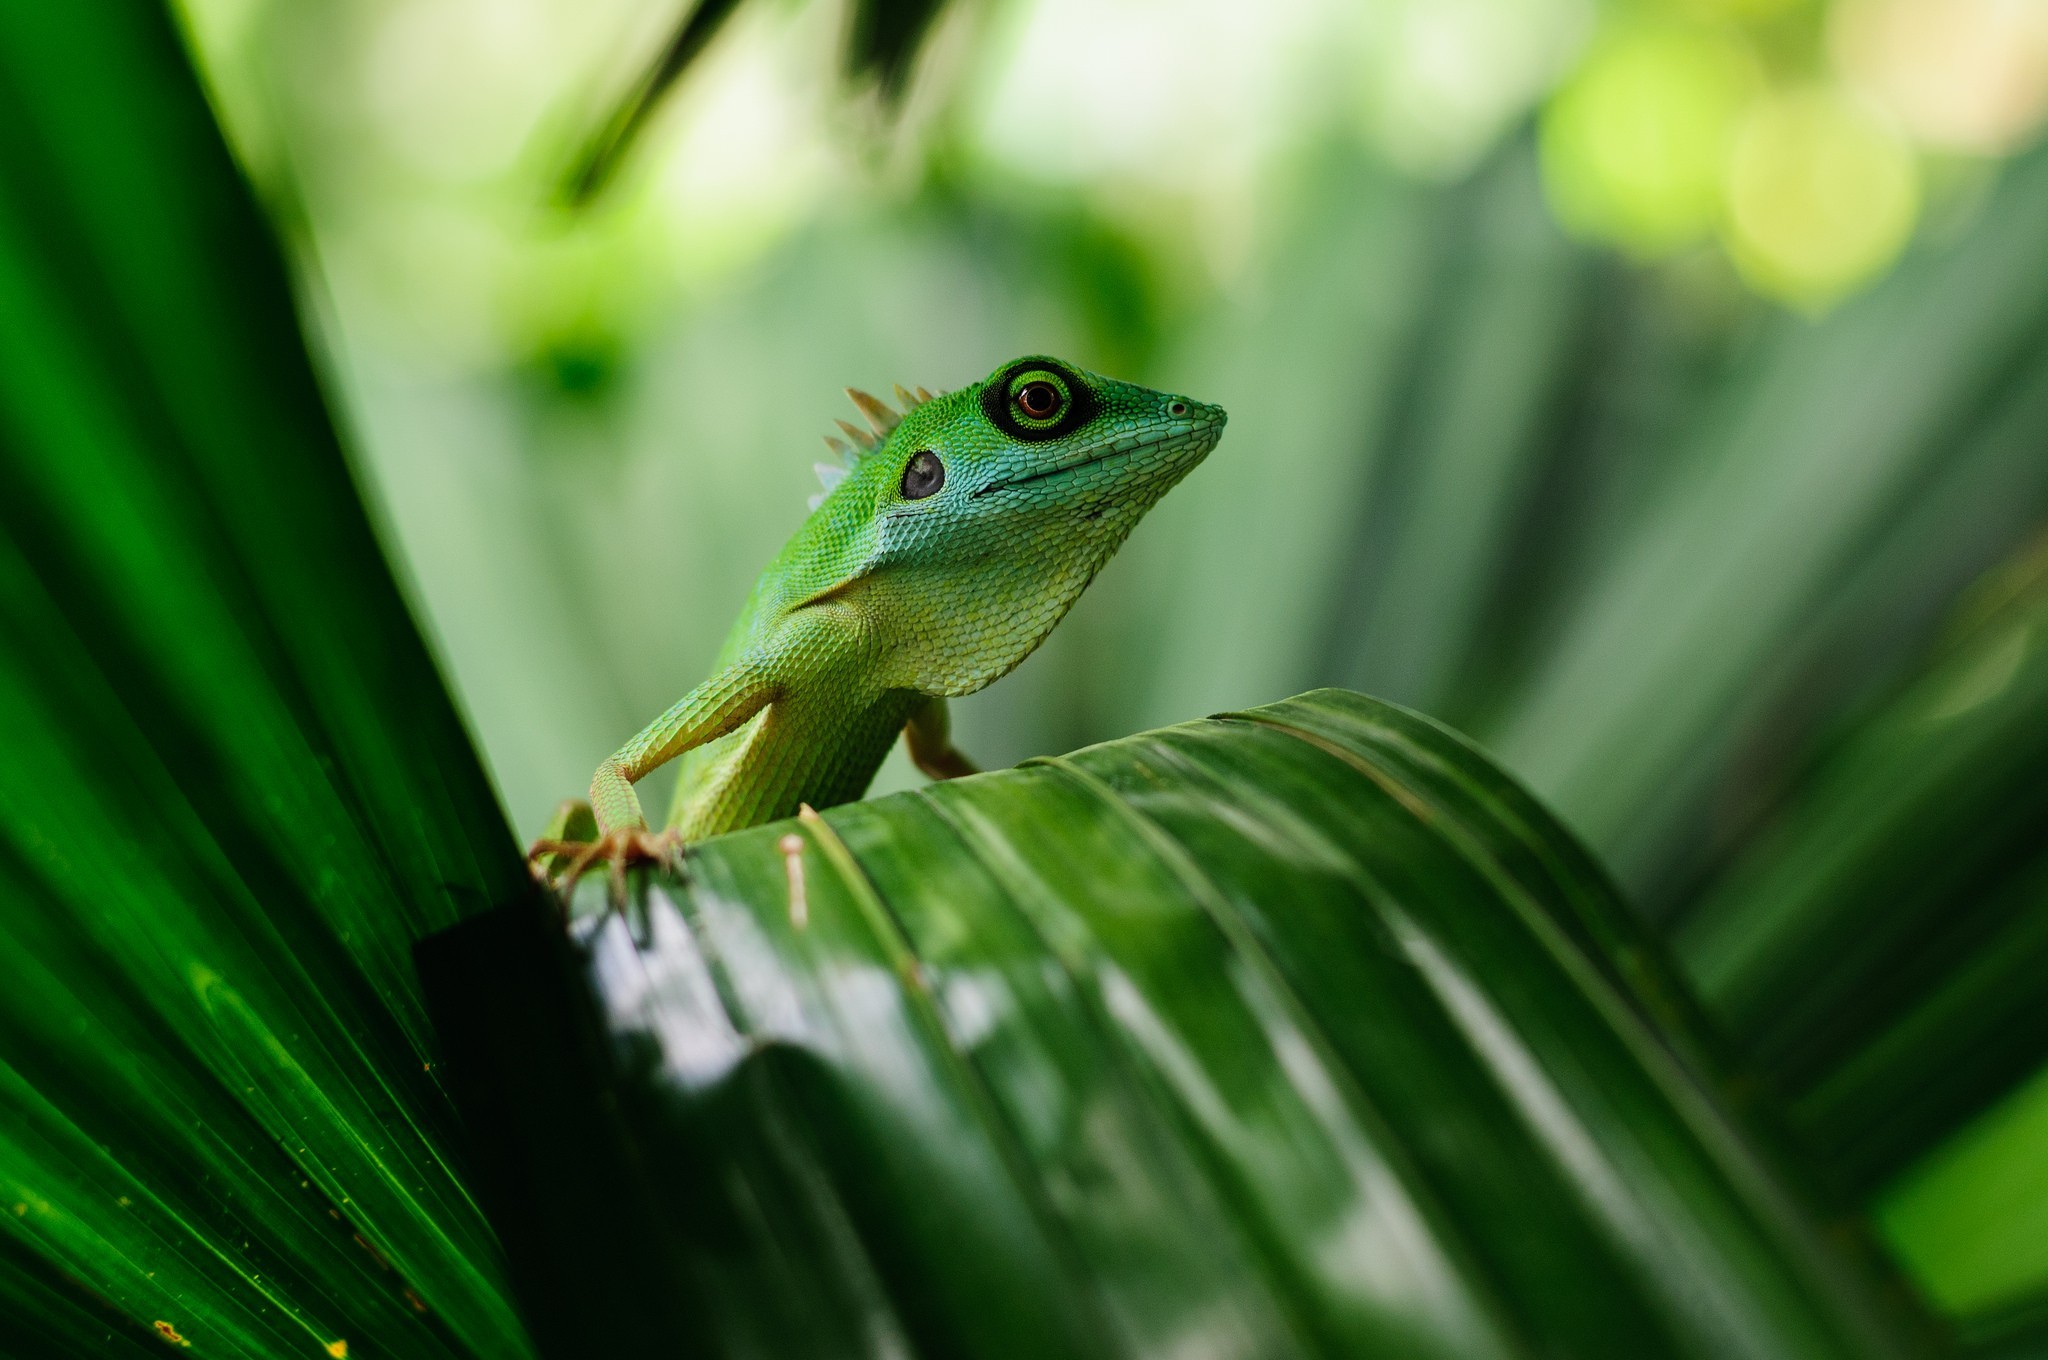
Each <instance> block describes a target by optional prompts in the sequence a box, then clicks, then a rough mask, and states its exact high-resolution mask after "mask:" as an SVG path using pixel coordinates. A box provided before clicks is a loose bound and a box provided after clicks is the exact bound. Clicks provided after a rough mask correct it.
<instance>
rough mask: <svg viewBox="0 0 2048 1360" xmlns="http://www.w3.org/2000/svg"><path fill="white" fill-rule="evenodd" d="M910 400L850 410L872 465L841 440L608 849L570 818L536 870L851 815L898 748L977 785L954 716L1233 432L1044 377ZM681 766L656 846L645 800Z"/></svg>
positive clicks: (637, 773) (1050, 370)
mask: <svg viewBox="0 0 2048 1360" xmlns="http://www.w3.org/2000/svg"><path fill="white" fill-rule="evenodd" d="M897 392H898V394H899V397H900V398H901V399H902V400H903V401H904V404H905V405H906V407H907V408H908V409H907V410H906V411H904V412H903V413H901V414H900V415H899V414H898V413H897V412H895V411H892V410H891V409H890V408H888V407H887V406H885V405H883V404H882V403H881V402H879V401H876V400H875V399H874V398H872V397H869V396H867V395H866V394H865V393H857V392H849V395H850V396H852V397H853V399H854V402H855V404H856V405H857V406H858V407H860V409H861V410H862V412H863V413H864V414H865V415H866V416H867V417H868V420H869V423H870V427H871V428H870V430H868V431H862V430H859V429H858V428H856V427H853V426H851V425H848V424H846V422H843V421H842V422H840V424H841V428H842V429H844V430H846V432H847V433H848V435H849V436H850V437H851V438H852V439H853V440H854V441H855V445H856V446H857V447H855V448H848V447H847V446H845V445H843V444H840V443H839V442H838V441H835V440H830V439H828V440H827V442H828V443H831V444H833V445H834V447H835V449H839V450H842V451H843V452H844V454H845V456H846V459H847V462H848V463H849V464H850V466H848V467H847V468H846V469H845V470H844V471H843V473H842V471H841V469H839V468H837V467H826V466H824V465H821V466H820V473H821V475H823V476H825V477H826V478H827V482H828V486H827V491H826V494H825V495H824V496H823V497H822V498H821V500H820V501H819V502H817V503H816V505H815V508H814V509H813V511H812V513H811V515H810V518H809V519H807V520H806V521H805V522H804V523H803V525H802V527H800V528H799V529H798V530H797V532H796V534H795V535H794V536H793V537H792V538H791V539H790V540H789V542H788V544H787V545H785V546H784V548H783V549H782V551H781V553H779V554H778V555H777V556H776V558H775V560H774V561H773V562H772V563H770V564H769V566H768V568H767V569H766V570H765V571H764V572H763V573H762V574H761V577H760V579H759V580H758V581H757V582H756V583H755V585H754V588H753V591H752V594H751V595H750V596H749V598H748V601H747V605H746V608H745V609H744V610H743V611H742V612H741V615H740V617H739V619H738V621H737V622H736V623H735V625H734V627H733V630H732V632H731V634H730V635H729V636H728V638H727V640H726V644H725V647H724V650H723V651H722V652H721V653H720V655H719V658H718V661H717V662H716V663H715V667H714V671H713V674H712V676H711V678H710V679H708V680H706V681H705V682H704V683H703V684H701V685H699V686H697V688H695V689H693V690H691V691H690V692H689V693H688V694H687V695H685V696H684V697H683V698H682V699H681V700H680V701H679V702H678V703H676V704H675V706H674V707H672V708H670V709H669V710H668V712H666V713H664V714H662V715H661V717H659V718H657V719H656V720H655V721H654V722H653V723H651V724H649V725H648V726H647V727H646V728H645V729H644V730H643V731H641V732H640V733H639V735H637V736H635V737H634V738H633V739H632V740H631V741H629V742H627V743H626V745H625V746H623V747H621V748H620V749H619V750H618V751H617V752H616V753H614V754H613V755H612V756H610V757H609V758H608V759H606V760H605V761H604V762H603V763H602V764H601V765H599V766H598V769H597V773H596V775H595V776H594V777H593V779H592V780H591V787H590V803H589V811H590V813H591V814H594V818H595V831H596V834H595V836H594V837H593V838H591V839H589V840H586V841H571V840H566V839H564V838H563V834H562V832H561V831H560V829H559V828H561V827H563V826H566V825H569V824H570V821H569V820H567V819H565V818H558V821H557V828H558V829H557V831H556V832H555V833H554V834H551V835H550V836H549V837H545V838H543V839H542V840H541V841H538V842H536V843H535V846H534V853H535V855H536V856H545V857H554V858H555V859H556V861H557V862H558V863H561V862H566V863H568V865H569V868H568V874H569V876H570V877H572V878H573V876H574V875H575V874H576V873H578V872H580V871H581V869H582V868H583V867H585V866H586V865H588V864H589V863H591V862H593V861H595V860H597V859H609V860H611V861H612V862H613V863H614V864H615V865H619V866H622V865H623V864H624V863H626V862H627V861H629V860H633V859H640V858H649V857H666V856H667V855H668V854H669V853H670V852H671V851H672V850H673V849H674V847H675V846H676V845H677V844H678V843H685V842H691V841H696V840H699V839H702V838H704V837H707V836H714V835H718V834H720V833H722V832H726V831H734V830H738V829H741V828H743V827H748V826H756V825H759V824H761V823H764V822H770V821H774V820H776V819H778V818H782V817H787V816H790V815H791V814H793V813H795V812H796V811H797V810H798V808H799V807H800V806H802V805H805V804H808V805H811V806H814V807H828V806H831V805H833V804H836V803H842V802H848V801H851V800H853V799H855V798H858V797H860V796H861V794H862V793H863V792H865V790H866V788H867V786H868V783H869V781H870V780H871V779H872V778H873V777H874V773H875V770H876V769H877V768H878V767H879V766H880V765H881V763H882V760H883V758H884V757H885V756H886V755H887V754H888V751H889V748H890V747H891V746H892V745H893V744H894V743H895V740H896V737H897V734H898V733H899V732H900V733H904V734H905V735H906V737H907V740H908V742H909V746H910V753H911V756H912V758H913V760H914V761H915V762H916V763H917V765H918V767H919V768H920V769H922V770H924V771H925V773H927V774H929V775H932V776H934V777H938V778H946V777H951V776H954V775H959V774H967V773H972V772H973V768H974V767H973V766H972V765H971V764H970V763H969V762H968V761H967V760H966V758H965V757H964V756H962V755H960V753H959V752H958V751H956V750H954V749H953V747H952V745H951V742H950V740H949V739H948V736H947V723H946V711H945V701H946V700H947V699H948V698H954V697H958V696H960V695H965V694H971V693H973V692H974V691H976V690H978V689H981V688H982V687H984V686H986V685H988V684H990V683H992V682H993V681H995V680H997V679H999V678H1000V677H1002V676H1003V675H1005V674H1007V673H1008V672H1009V671H1011V670H1012V669H1014V668H1015V667H1016V666H1017V665H1018V663H1020V662H1021V661H1023V660H1024V658H1025V657H1027V656H1029V655H1030V654H1031V652H1032V651H1033V650H1034V649H1035V648H1036V647H1037V646H1038V644H1039V643H1040V642H1042V641H1044V639H1045V637H1046V635H1047V634H1048V633H1050V632H1051V631H1052V629H1053V627H1054V625H1055V624H1057V623H1058V622H1059V621H1060V619H1061V618H1062V617H1063V616H1064V615H1065V614H1066V612H1067V610H1068V609H1069V608H1070V607H1072V605H1073V603H1074V601H1075V600H1076V599H1077V598H1078V597H1079V596H1080V594H1081V592H1082V590H1084V589H1085V588H1086V587H1087V585H1088V582H1089V581H1090V580H1092V579H1093V578H1094V576H1095V573H1096V572H1097V571H1098V570H1100V569H1101V567H1102V565H1103V564H1104V563H1105V562H1107V561H1108V560H1109V558H1110V556H1111V555H1112V554H1113V553H1114V552H1115V551H1116V550H1117V548H1118V547H1119V546H1120V545H1121V544H1122V543H1123V541H1124V539H1125V538H1126V537H1127V536H1128V535H1129V534H1130V532H1131V530H1132V528H1133V527H1134V526H1135V525H1136V524H1137V522H1138V520H1139V519H1140V518H1141V517H1142V516H1143V515H1144V513H1145V512H1146V511H1147V510H1149V509H1150V508H1151V507H1152V506H1153V505H1154V504H1156V503H1157V502H1158V500H1159V498H1160V497H1162V496H1164V495H1165V494H1166V492H1167V491H1168V490H1169V489H1171V488H1172V487H1173V485H1174V484H1175V483H1176V482H1178V481H1179V480H1180V479H1181V478H1182V477H1183V476H1185V475H1186V474H1187V473H1188V472H1189V471H1190V470H1191V469H1192V468H1193V467H1194V466H1195V465H1196V464H1197V463H1199V462H1200V461H1201V460H1202V459H1203V458H1204V457H1205V456H1207V454H1208V452H1209V450H1210V449H1212V448H1214V447H1215V445H1216V442H1217V440H1218V439H1219V438H1220V437H1221V434H1222V430H1223V424H1224V420H1225V416H1224V413H1223V411H1222V410H1221V409H1220V408H1218V407H1214V406H1206V405H1203V404H1202V403H1200V402H1196V401H1194V400H1192V399H1190V398H1187V397H1181V396H1175V395H1173V394H1171V393H1164V392H1155V391H1152V390H1150V389H1147V388H1143V387H1138V386H1135V385H1132V384H1129V383H1123V382H1118V381H1115V380H1113V379H1108V378H1102V377H1098V376H1096V375H1094V374H1091V373H1084V372H1081V371H1080V370H1077V369H1075V368H1072V367H1071V366H1069V365H1067V364H1064V363H1061V362H1060V361H1058V360H1055V359H1048V358H1043V357H1033V358H1026V359H1020V360H1017V361H1015V362H1014V363H1010V364H1006V365H1004V366H1003V367H1002V368H1000V369H998V370H996V372H995V373H994V374H992V375H991V376H990V377H989V378H988V379H986V380H985V381H983V382H980V383H976V384H973V385H971V386H969V387H964V388H961V389H959V390H958V391H954V392H949V393H945V394H943V395H940V396H936V397H934V396H930V395H929V394H921V396H920V397H913V396H912V395H911V394H909V393H906V392H904V391H903V389H901V388H898V389H897ZM679 756H680V757H683V759H684V765H683V770H682V775H681V778H680V779H679V781H678V784H677V792H676V799H675V804H674V807H673V810H672V811H671V813H670V815H669V818H668V822H667V829H666V831H665V833H663V834H662V835H658V836H657V835H656V834H654V833H652V832H651V831H650V830H649V829H648V827H647V821H646V818H645V816H644V814H643V813H642V811H641V807H640V800H639V797H638V795H637V794H636V793H635V792H634V789H633V785H634V783H635V782H636V781H637V780H639V779H641V778H642V777H644V776H645V775H646V774H648V773H649V772H650V771H652V770H654V769H656V768H658V767H659V766H661V765H662V764H664V763H666V762H667V761H669V760H672V759H675V758H677V757H679ZM571 806H572V808H573V807H574V805H571ZM578 810H579V811H580V809H578Z"/></svg>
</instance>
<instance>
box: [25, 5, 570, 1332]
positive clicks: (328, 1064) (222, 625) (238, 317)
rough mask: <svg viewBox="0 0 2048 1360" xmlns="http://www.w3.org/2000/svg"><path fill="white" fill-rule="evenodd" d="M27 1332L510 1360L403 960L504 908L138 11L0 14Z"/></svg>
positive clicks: (213, 140) (161, 50) (421, 665)
mask: <svg viewBox="0 0 2048 1360" xmlns="http://www.w3.org/2000/svg"><path fill="white" fill-rule="evenodd" d="M0 73H4V78H0V129H4V135H0V307H4V309H5V312H6V315H7V317H8V324H7V326H5V327H4V328H0V470H4V472H5V475H6V479H7V484H8V486H9V489H10V494H9V495H8V496H7V497H6V498H5V501H4V503H0V634H4V639H5V641H4V644H0V724H4V726H5V728H6V730H7V731H8V733H9V734H10V742H9V747H10V749H9V751H8V757H7V759H6V760H5V761H0V950H4V951H5V952H6V955H7V957H8V958H9V959H10V960H11V961H13V963H12V975H13V979H14V983H15V985H13V986H10V987H9V988H7V989H5V991H4V993H0V1183H4V1198H5V1204H6V1208H7V1209H8V1211H9V1212H7V1213H5V1214H0V1235H4V1236H5V1237H6V1238H7V1241H8V1250H7V1253H6V1255H5V1256H4V1258H0V1275H4V1277H5V1281H6V1284H5V1287H6V1288H7V1289H8V1290H9V1291H10V1294H11V1296H12V1297H14V1298H16V1299H18V1300H19V1301H20V1310H19V1312H18V1313H17V1314H16V1316H19V1317H23V1318H31V1319H41V1320H40V1321H35V1322H31V1323H28V1324H25V1326H27V1327H30V1328H35V1329H40V1330H32V1331H30V1332H29V1333H28V1339H27V1340H25V1341H24V1345H29V1346H34V1345H43V1344H51V1345H55V1344H58V1343H57V1342H56V1341H54V1340H51V1338H54V1337H61V1336H64V1335H75V1334H76V1330H77V1328H79V1327H84V1328H86V1329H87V1330H88V1331H89V1330H90V1329H91V1327H92V1326H93V1325H94V1323H93V1320H94V1319H98V1320H100V1322H101V1323H102V1324H103V1329H104V1330H105V1331H106V1332H107V1333H108V1334H110V1335H111V1336H112V1337H113V1338H114V1339H113V1340H110V1341H108V1343H107V1344H108V1345H109V1346H110V1347H111V1346H118V1345H122V1344H126V1343H125V1342H122V1341H121V1340H120V1338H122V1337H128V1338H133V1337H138V1336H139V1337H143V1338H145V1339H151V1338H153V1344H156V1345H158V1346H161V1345H163V1344H164V1343H165V1342H170V1343H172V1344H177V1343H178V1342H181V1341H182V1342H184V1343H188V1344H190V1345H191V1346H192V1347H194V1348H196V1349H198V1350H200V1351H202V1352H203V1353H211V1354H221V1355H248V1356H270V1355H277V1354H321V1353H326V1354H340V1353H341V1351H342V1349H345V1348H350V1347H353V1348H354V1349H355V1350H356V1351H357V1353H364V1352H365V1351H370V1350H374V1351H376V1352H378V1353H382V1354H390V1355H401V1356H422V1357H451V1358H453V1357H462V1356H472V1355H485V1354H488V1355H494V1356H495V1355H515V1356H516V1355H518V1354H522V1353H524V1352H525V1351H526V1350H527V1343H526V1341H525V1338H524V1333H523V1329H522V1327H521V1324H520V1323H519V1321H518V1319H517V1317H516V1316H515V1315H514V1313H513V1311H512V1309H511V1306H510V1303H509V1301H508V1299H507V1297H506V1293H505V1287H504V1285H503V1284H502V1279H501V1270H502V1267H501V1265H500V1261H499V1257H498V1252H497V1248H496V1246H495V1243H494V1241H493V1238H492V1235H491V1233H490V1230H489V1228H488V1226H487V1224H486V1223H485V1222H484V1220H483V1218H482V1216H481V1214H480V1212H479V1211H478V1210H477V1208H476V1207H475V1205H474V1204H473V1203H472V1201H471V1199H470V1197H469V1193H468V1190H467V1188H466V1185H465V1184H464V1181H463V1178H462V1176H461V1175H460V1174H459V1173H458V1172H457V1171H456V1169H455V1166H454V1158H455V1141H456V1140H455V1117H454V1114H453V1111H452V1109H451V1108H450V1106H449V1104H448V1101H447V1098H446V1097H445V1095H444V1094H443V1093H442V1091H441V1089H440V1084H439V1080H438V1078H437V1076H436V1075H435V1074H434V1073H433V1072H432V1071H431V1062H432V1049H431V1042H432V1036H431V1034H430V1032H429V1025H428V1022H427V1019H426V1014H425V1010H424V1008H423V1006H422V1004H421V1000H420V997H419V993H418V987H417V983H416V981H415V979H414V976H413V973H412V965H411V959H410V948H411V944H412V942H413V940H414V939H416V938H417V937H418V936H419V935H421V934H424V933H426V932H427V931H430V930H433V929H437V928H441V927H444V926H446V925H448V924H450V923H452V922H454V921H456V920H458V919H459V918H460V917H461V915H462V914H463V912H464V911H466V910H472V909H474V908H475V907H477V906H479V905H482V904H484V903H487V902H491V901H498V900H504V899H505V898H506V897H507V896H510V895H513V894H517V893H521V892H526V891H530V889H529V888H528V887H527V886H526V885H525V883H524V882H523V876H522V875H521V873H520V868H519V863H518V858H517V855H516V853H515V852H514V848H513V846H512V845H511V844H510V841H509V838H508V836H507V834H506V830H505V827H504V824H503V821H502V818H501V816H500V814H499V812H498V809H497V807H496V805H495V799H494V798H493V796H492V794H491V791H490V788H489V786H488V784H487V782H486V781H485V779H484V776H483V773H482V771H481V769H480V768H479V767H478V765H477V763H476V759H475V757H474V755H473V754H472V753H471V751H470V748H469V745H468V742H467V739H466V737H465V735H464V733H463V731H462V727H461V724H460V722H459V721H458V720H457V718H456V716H455V713H454V711H453V708H452V706H451V705H450V703H449V701H448V698H447V695H446V693H445V691H444V690H443V689H442V688H441V685H440V682H439V679H438V677H437V675H436V673H435V670H434V667H433V664H432V662H431V660H430V659H429V657H428V655H427V653H426V650H425V648H424V646H423V645H422V644H421V641H420V639H419V637H418V635H417V633H416V631H415V629H414V626H413V624H412V622H411V619H410V618H409V616H408V614H407V612H406V610H405V608H404V605H403V602H402V600H401V598H400V596H399V593H398V590H397V588H396V585H395V583H394V581H393V580H392V578H391V575H390V571H389V569H388V567H387V566H386V565H385V563H384V561H383V558H382V556H381V553H380V552H379V550H378V547H377V544H376V540H375V538H374V535H373V534H372V532H371V529H370V526H369V524H368V522H367V519H366V517H365V516H364V514H363V512H362V508H361V504H360V501H359V499H358V497H357V494H356V491H355V488H354V485H353V483H352V481H351V478H350V475H349V471H348V468H347V467H346V465H345V462H344V460H343V458H342V455H341V451H340V448H339V446H338V444H337V441H336V438H335V435H334V431H333V428H332V425H331V422H330V420H329V417H328V413H327V410H326V407H325V405H324V403H323V401H322V399H321V397H320V393H319V388H318V384H317V382H316V380H315V377H314V374H313V372H312V369H311V366H310V364H309V362H308V359H307V356H306V350H305V345H304V342H303V340H302V339H301V336H300V333H299V330H298V326H297V321H296V318H295V315H294V311H293V307H292V299H291V293H290V286H289V283H288V280H287V277H286V274H285V271H284V268H283V266H282V263H281V261H280V259H279V256H278V253H277V250H276V247H275V245H274V243H273V242H272V241H271V239H270V237H269V235H268V233H267V231H266V230H265V228H264V226H263V224H262V222H261V219H260V218H259V217H258V215H257V213H256V212H255V209H254V205H253V203H252V201H251V198H250V195H249V193H248V191H247V188H246V186H245V185H244V184H243V183H242V182H241V180H240V178H239V176H238V174H237V173H236V171H235V169H234V167H233V164H232V162H231V161H230V159H229V157H228V154H227V151H226V148H225V147H224V146H223V145H222V143H221V140H220V136H219V133H218V132H217V130H216V129H215V127H214V125H213V122H212V119H211V116H210V114H209V112H208V110H207V107H206V103H205V100H204V99H203V97H202V96H201V94H200V91H199V89H198V87H197V84H196V82H195V81H194V79H193V77H192V73H191V70H190V68H189V65H188V63H187V60H186V58H185V55H184V53H183V51H182V50H181V48H180V46H179V43H178V39H177V37H176V34H175V33H174V32H173V30H172V28H171V26H170V23H169V21H168V19H167V17H166V16H165V14H163V13H162V12H161V11H160V10H158V9H157V8H155V7H153V6H133V5H118V4H105V3H94V4H90V5H88V6H86V7H83V8H81V7H78V6H67V7H62V8H61V9H41V8H35V7H30V8H28V9H23V8H20V7H14V8H10V9H8V10H7V11H6V12H5V14H4V17H0Z"/></svg>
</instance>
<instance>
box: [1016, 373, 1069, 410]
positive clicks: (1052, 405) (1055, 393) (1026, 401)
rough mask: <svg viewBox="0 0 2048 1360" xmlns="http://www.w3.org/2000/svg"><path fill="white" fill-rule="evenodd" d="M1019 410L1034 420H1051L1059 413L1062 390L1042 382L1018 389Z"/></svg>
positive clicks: (1027, 384)
mask: <svg viewBox="0 0 2048 1360" xmlns="http://www.w3.org/2000/svg"><path fill="white" fill-rule="evenodd" d="M1017 409H1018V410H1019V411H1022V412H1023V413H1024V414H1025V415H1027V416H1029V417H1031V418H1032V419H1033V420H1051V419H1052V418H1053V417H1054V416H1055V415H1057V414H1058V413H1059V409H1060V390H1059V389H1058V388H1057V387H1054V386H1053V385H1052V384H1051V383H1049V382H1045V381H1043V380H1040V381H1038V382H1028V383H1025V384H1024V385H1023V386H1022V387H1020V388H1018V389H1017Z"/></svg>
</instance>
